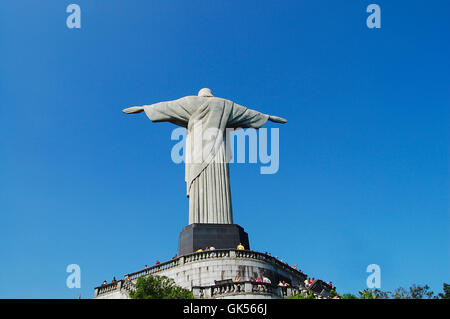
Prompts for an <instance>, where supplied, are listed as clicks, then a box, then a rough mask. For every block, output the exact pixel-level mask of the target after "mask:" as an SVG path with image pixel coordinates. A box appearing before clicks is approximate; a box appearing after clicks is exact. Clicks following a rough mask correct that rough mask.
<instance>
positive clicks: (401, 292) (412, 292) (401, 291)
mask: <svg viewBox="0 0 450 319" xmlns="http://www.w3.org/2000/svg"><path fill="white" fill-rule="evenodd" d="M433 295H434V292H433V291H431V290H430V287H429V286H428V285H425V286H421V285H415V284H414V285H412V286H411V287H409V290H407V289H405V288H403V287H399V288H397V289H396V290H395V291H394V293H392V298H393V299H432V298H433Z"/></svg>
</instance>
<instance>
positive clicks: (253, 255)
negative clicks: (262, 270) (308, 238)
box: [234, 250, 306, 280]
mask: <svg viewBox="0 0 450 319" xmlns="http://www.w3.org/2000/svg"><path fill="white" fill-rule="evenodd" d="M234 251H235V254H236V258H248V259H257V260H262V261H265V262H268V263H271V264H276V265H277V266H278V267H281V268H283V269H284V270H285V271H287V272H291V273H294V274H295V275H296V276H301V277H302V278H303V280H305V279H306V275H305V274H304V273H302V272H301V271H299V270H297V269H294V268H293V267H291V266H289V265H288V264H286V263H283V262H281V261H280V260H278V259H277V258H275V257H272V256H269V255H267V254H263V253H260V252H257V251H252V250H234Z"/></svg>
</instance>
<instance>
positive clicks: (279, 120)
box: [269, 115, 287, 124]
mask: <svg viewBox="0 0 450 319" xmlns="http://www.w3.org/2000/svg"><path fill="white" fill-rule="evenodd" d="M269 121H272V122H275V123H282V124H284V123H287V120H286V119H284V118H282V117H279V116H275V115H269Z"/></svg>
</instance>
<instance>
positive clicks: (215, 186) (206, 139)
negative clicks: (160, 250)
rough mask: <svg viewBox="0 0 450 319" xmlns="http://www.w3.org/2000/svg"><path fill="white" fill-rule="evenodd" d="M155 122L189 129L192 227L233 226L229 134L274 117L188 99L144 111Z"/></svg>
mask: <svg viewBox="0 0 450 319" xmlns="http://www.w3.org/2000/svg"><path fill="white" fill-rule="evenodd" d="M144 110H145V113H146V114H147V116H148V118H149V119H150V120H152V121H153V122H171V123H173V124H176V125H179V126H182V127H186V128H187V135H186V148H185V150H186V154H185V164H186V173H185V180H186V186H187V196H188V197H189V224H193V223H217V224H232V223H233V213H232V208H231V192H230V175H229V167H228V162H229V155H230V153H229V152H227V151H226V146H225V145H226V138H227V137H226V134H225V133H226V128H256V129H257V128H260V127H261V126H263V125H264V124H265V123H266V122H267V120H268V119H269V116H268V115H266V114H262V113H260V112H257V111H254V110H251V109H248V108H246V107H244V106H241V105H238V104H236V103H234V102H232V101H229V100H225V99H222V98H217V97H201V96H187V97H183V98H181V99H178V100H175V101H169V102H161V103H156V104H152V105H146V106H144Z"/></svg>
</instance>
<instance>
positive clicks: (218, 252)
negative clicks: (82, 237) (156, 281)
mask: <svg viewBox="0 0 450 319" xmlns="http://www.w3.org/2000/svg"><path fill="white" fill-rule="evenodd" d="M217 258H231V259H234V258H237V259H252V260H261V261H264V262H267V263H271V264H274V265H277V266H278V267H280V268H282V269H283V270H285V271H287V272H290V273H292V274H293V275H295V276H297V277H300V278H302V281H303V280H305V279H306V275H305V274H304V273H302V272H301V271H298V270H297V269H294V268H292V267H291V266H289V265H287V264H285V263H283V262H281V261H279V260H278V259H277V258H275V257H272V256H269V255H267V254H264V253H260V252H256V251H251V250H237V249H215V250H208V251H202V252H195V253H192V254H189V255H184V256H180V257H177V258H174V259H172V260H169V261H167V262H164V263H161V264H158V265H154V266H152V267H148V268H145V269H142V270H139V271H136V272H133V273H130V274H127V275H126V276H125V277H127V276H128V278H129V279H131V280H132V281H134V282H136V281H137V279H138V278H139V277H143V276H148V275H152V274H156V273H159V272H161V271H164V270H167V269H171V268H175V267H178V266H181V265H184V264H186V263H194V262H201V261H205V260H211V259H217ZM123 282H124V280H120V281H118V282H117V283H115V284H112V283H111V284H107V285H103V286H99V287H96V288H95V293H96V294H95V296H98V295H102V294H107V293H110V292H112V291H114V290H116V289H125V290H126V288H125V287H122V285H123Z"/></svg>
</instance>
